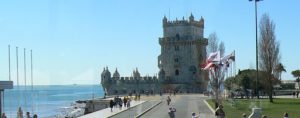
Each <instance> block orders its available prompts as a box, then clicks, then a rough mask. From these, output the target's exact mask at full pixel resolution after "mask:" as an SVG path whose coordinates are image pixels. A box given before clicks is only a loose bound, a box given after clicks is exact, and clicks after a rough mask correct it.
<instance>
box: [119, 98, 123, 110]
mask: <svg viewBox="0 0 300 118" xmlns="http://www.w3.org/2000/svg"><path fill="white" fill-rule="evenodd" d="M122 105H123V101H122V99H121V98H119V107H120V110H121V109H122Z"/></svg>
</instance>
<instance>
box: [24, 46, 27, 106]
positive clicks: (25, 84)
mask: <svg viewBox="0 0 300 118" xmlns="http://www.w3.org/2000/svg"><path fill="white" fill-rule="evenodd" d="M24 81H25V92H24V99H25V108H24V110H25V111H26V107H27V100H26V94H27V93H26V92H27V88H26V49H25V48H24Z"/></svg>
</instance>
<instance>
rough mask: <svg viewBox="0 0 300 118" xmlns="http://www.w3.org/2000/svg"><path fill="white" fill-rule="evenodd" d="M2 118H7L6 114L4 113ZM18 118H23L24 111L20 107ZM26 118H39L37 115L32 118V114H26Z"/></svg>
mask: <svg viewBox="0 0 300 118" xmlns="http://www.w3.org/2000/svg"><path fill="white" fill-rule="evenodd" d="M1 118H7V116H6V114H5V113H2V115H1ZM17 118H23V110H22V109H21V107H19V109H18V113H17ZM25 118H38V116H37V115H36V114H34V115H33V116H32V117H31V115H30V112H26V116H25Z"/></svg>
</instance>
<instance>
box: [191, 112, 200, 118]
mask: <svg viewBox="0 0 300 118" xmlns="http://www.w3.org/2000/svg"><path fill="white" fill-rule="evenodd" d="M192 118H200V113H199V114H198V115H196V113H195V112H193V113H192Z"/></svg>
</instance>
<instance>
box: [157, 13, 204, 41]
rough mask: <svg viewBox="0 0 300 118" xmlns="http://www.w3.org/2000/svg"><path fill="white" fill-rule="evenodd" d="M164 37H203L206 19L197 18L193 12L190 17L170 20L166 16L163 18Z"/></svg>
mask: <svg viewBox="0 0 300 118" xmlns="http://www.w3.org/2000/svg"><path fill="white" fill-rule="evenodd" d="M163 29H164V37H178V38H180V37H190V36H193V37H200V38H203V29H204V19H203V17H201V18H200V20H199V21H197V20H195V18H194V16H193V14H191V15H190V17H189V18H188V19H184V17H183V18H182V20H178V19H177V18H176V20H175V21H169V20H168V19H167V17H166V16H164V18H163Z"/></svg>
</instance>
